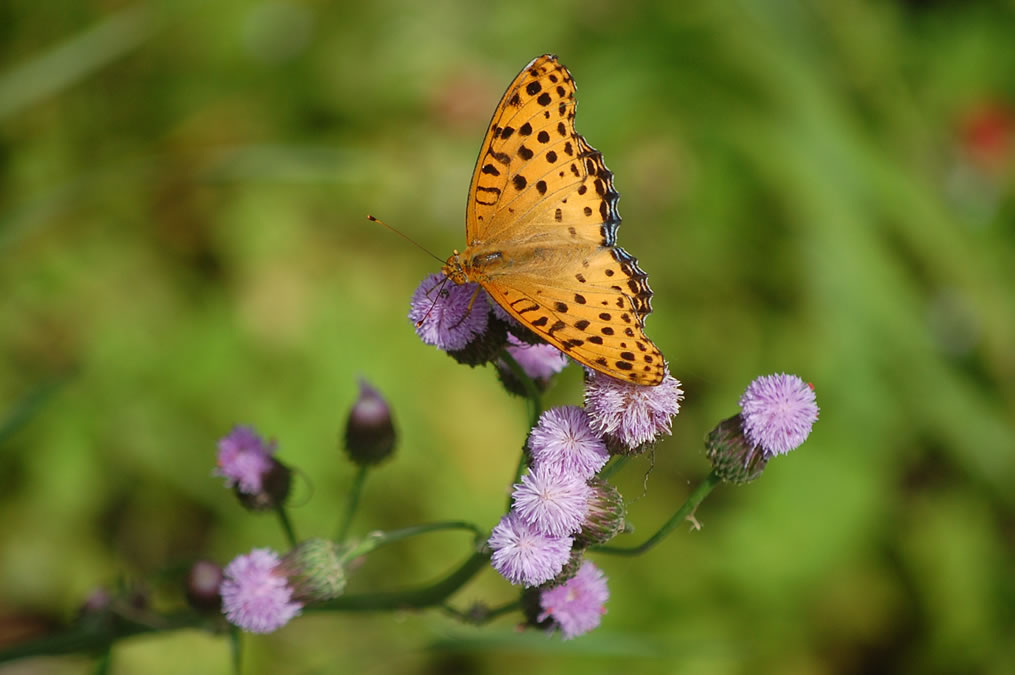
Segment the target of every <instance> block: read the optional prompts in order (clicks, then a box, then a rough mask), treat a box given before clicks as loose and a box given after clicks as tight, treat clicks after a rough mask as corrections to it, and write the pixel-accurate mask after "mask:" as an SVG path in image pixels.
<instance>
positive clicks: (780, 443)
mask: <svg viewBox="0 0 1015 675" xmlns="http://www.w3.org/2000/svg"><path fill="white" fill-rule="evenodd" d="M740 409H741V417H742V418H743V427H744V434H745V436H746V437H747V440H748V441H749V442H750V443H751V445H754V446H760V447H761V449H762V450H764V451H765V454H767V455H769V456H772V455H784V454H786V453H787V452H789V451H790V450H793V449H794V448H796V447H798V446H799V445H800V444H801V443H803V442H804V441H805V440H807V436H808V435H810V433H811V427H812V426H813V425H814V422H815V421H817V419H818V405H817V402H816V401H815V397H814V389H813V388H812V387H811V386H810V385H808V384H807V383H806V382H804V381H803V380H801V379H800V378H799V377H797V376H796V375H786V374H785V373H783V374H780V375H763V376H761V377H759V378H757V379H755V380H754V381H753V382H751V384H750V385H748V387H747V391H745V392H744V395H743V396H741V397H740Z"/></svg>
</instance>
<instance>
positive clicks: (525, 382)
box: [500, 349, 543, 427]
mask: <svg viewBox="0 0 1015 675" xmlns="http://www.w3.org/2000/svg"><path fill="white" fill-rule="evenodd" d="M500 358H501V359H502V360H503V361H504V363H506V364H507V367H508V369H509V370H510V371H511V374H512V375H514V376H515V377H516V378H518V381H519V382H521V383H522V386H523V387H524V388H525V393H526V395H527V400H528V402H529V426H530V427H534V426H536V424H538V423H539V416H540V415H541V414H542V412H543V406H542V402H541V400H540V394H539V387H537V386H536V382H535V380H533V379H532V378H531V377H529V375H528V373H526V372H525V369H524V368H522V367H521V366H520V365H518V362H517V361H515V359H514V357H513V356H511V354H510V353H509V352H508V350H507V349H502V350H501V351H500Z"/></svg>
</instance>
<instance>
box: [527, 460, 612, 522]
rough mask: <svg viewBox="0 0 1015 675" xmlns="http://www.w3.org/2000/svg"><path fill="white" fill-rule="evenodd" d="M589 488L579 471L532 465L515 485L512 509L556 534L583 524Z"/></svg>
mask: <svg viewBox="0 0 1015 675" xmlns="http://www.w3.org/2000/svg"><path fill="white" fill-rule="evenodd" d="M591 497H592V488H590V487H589V485H588V483H586V482H585V477H584V476H581V475H579V474H573V473H563V472H561V471H559V470H558V469H557V468H556V467H554V466H552V465H542V464H541V465H538V466H534V467H532V468H531V469H530V470H529V472H528V473H527V474H526V475H524V476H522V482H521V483H517V484H515V486H514V492H513V493H512V499H513V502H512V503H513V504H514V507H513V508H514V510H515V511H517V512H518V515H519V516H521V517H522V519H523V520H525V522H527V523H529V524H531V525H532V526H533V527H534V528H535V529H536V530H537V531H539V532H543V533H545V534H548V535H553V536H555V537H564V536H567V535H571V534H574V533H575V532H577V531H578V530H580V529H581V527H582V522H583V521H584V520H585V514H586V513H587V512H588V509H589V499H590V498H591Z"/></svg>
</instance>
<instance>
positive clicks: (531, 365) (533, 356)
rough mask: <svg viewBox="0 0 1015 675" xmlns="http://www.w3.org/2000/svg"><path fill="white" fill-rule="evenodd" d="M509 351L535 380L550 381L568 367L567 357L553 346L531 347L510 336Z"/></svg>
mask: <svg viewBox="0 0 1015 675" xmlns="http://www.w3.org/2000/svg"><path fill="white" fill-rule="evenodd" d="M507 351H508V354H510V355H511V357H512V358H513V359H514V360H515V361H517V362H518V365H519V366H521V367H522V370H524V371H525V374H526V375H528V376H529V377H531V378H532V379H533V380H549V379H550V378H551V377H552V376H553V375H555V374H557V373H559V372H560V371H562V370H564V368H565V366H567V357H566V356H564V354H563V353H562V352H561V351H560V350H559V349H557V348H556V347H554V346H553V345H549V344H540V345H530V344H528V343H526V342H523V341H521V340H519V339H518V338H517V337H515V336H514V335H513V334H508V344H507Z"/></svg>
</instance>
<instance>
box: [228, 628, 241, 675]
mask: <svg viewBox="0 0 1015 675" xmlns="http://www.w3.org/2000/svg"><path fill="white" fill-rule="evenodd" d="M229 655H230V656H231V657H232V664H233V673H234V675H240V673H242V672H243V663H242V661H241V657H242V656H243V633H241V632H240V629H239V628H237V627H236V626H233V625H230V626H229Z"/></svg>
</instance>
